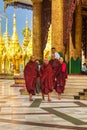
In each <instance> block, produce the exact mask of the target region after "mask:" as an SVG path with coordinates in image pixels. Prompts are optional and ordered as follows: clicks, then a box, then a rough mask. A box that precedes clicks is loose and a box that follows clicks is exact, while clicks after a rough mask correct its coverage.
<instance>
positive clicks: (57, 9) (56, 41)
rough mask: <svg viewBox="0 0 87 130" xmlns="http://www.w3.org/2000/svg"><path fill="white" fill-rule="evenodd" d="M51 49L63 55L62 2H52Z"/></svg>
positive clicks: (58, 0)
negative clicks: (53, 48)
mask: <svg viewBox="0 0 87 130" xmlns="http://www.w3.org/2000/svg"><path fill="white" fill-rule="evenodd" d="M52 47H55V48H56V50H57V52H62V53H63V49H64V48H63V0H52Z"/></svg>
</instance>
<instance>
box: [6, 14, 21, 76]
mask: <svg viewBox="0 0 87 130" xmlns="http://www.w3.org/2000/svg"><path fill="white" fill-rule="evenodd" d="M8 51H9V56H10V61H11V72H12V73H14V74H19V73H20V58H21V53H22V50H21V46H20V44H19V40H18V34H17V31H16V15H15V14H14V15H13V34H12V39H11V43H10V45H9V50H8Z"/></svg>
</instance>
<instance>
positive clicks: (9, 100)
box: [0, 80, 87, 130]
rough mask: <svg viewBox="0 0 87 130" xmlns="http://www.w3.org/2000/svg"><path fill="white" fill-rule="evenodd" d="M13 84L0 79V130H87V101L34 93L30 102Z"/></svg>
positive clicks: (10, 81)
mask: <svg viewBox="0 0 87 130" xmlns="http://www.w3.org/2000/svg"><path fill="white" fill-rule="evenodd" d="M13 83H14V81H12V80H0V130H87V101H83V100H70V99H62V100H58V99H57V98H56V97H53V98H52V101H51V102H48V101H47V97H46V99H45V101H42V99H41V96H34V101H33V102H30V101H29V100H28V95H20V92H19V89H20V88H14V87H10V86H11V85H12V84H13Z"/></svg>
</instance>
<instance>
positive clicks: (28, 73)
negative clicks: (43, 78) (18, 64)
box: [24, 56, 37, 101]
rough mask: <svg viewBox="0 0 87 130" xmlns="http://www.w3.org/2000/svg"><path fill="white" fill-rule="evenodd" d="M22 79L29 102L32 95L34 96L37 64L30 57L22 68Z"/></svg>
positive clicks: (33, 58) (32, 57)
mask: <svg viewBox="0 0 87 130" xmlns="http://www.w3.org/2000/svg"><path fill="white" fill-rule="evenodd" d="M24 78H25V83H26V88H27V91H28V93H29V100H30V101H32V100H33V99H32V95H34V94H35V87H36V78H37V63H35V57H34V56H31V57H30V61H29V62H28V63H27V65H26V66H25V68H24Z"/></svg>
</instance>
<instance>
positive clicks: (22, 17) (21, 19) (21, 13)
mask: <svg viewBox="0 0 87 130" xmlns="http://www.w3.org/2000/svg"><path fill="white" fill-rule="evenodd" d="M14 13H15V14H16V22H17V33H18V36H19V43H20V45H21V44H22V41H23V35H22V29H23V28H25V21H26V17H27V18H28V24H29V28H30V29H31V30H32V15H33V12H32V10H27V9H22V8H17V9H14V7H13V6H8V7H7V9H6V12H4V2H3V0H0V14H3V15H6V16H7V17H8V32H9V35H10V37H11V36H12V32H13V14H14ZM0 18H2V17H1V16H0ZM5 24H6V19H5V18H2V34H4V33H5V29H6V26H5Z"/></svg>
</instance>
